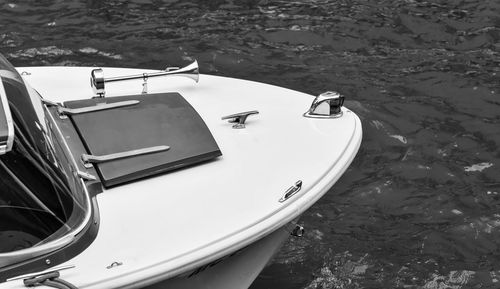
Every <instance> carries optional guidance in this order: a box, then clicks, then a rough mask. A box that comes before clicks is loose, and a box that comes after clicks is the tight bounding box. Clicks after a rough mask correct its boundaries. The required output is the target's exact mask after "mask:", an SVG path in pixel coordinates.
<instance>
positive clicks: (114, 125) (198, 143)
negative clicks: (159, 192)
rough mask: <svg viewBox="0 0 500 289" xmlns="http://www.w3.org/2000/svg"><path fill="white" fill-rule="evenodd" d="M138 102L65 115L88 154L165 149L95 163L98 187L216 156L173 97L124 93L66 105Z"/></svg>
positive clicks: (198, 124) (193, 117)
mask: <svg viewBox="0 0 500 289" xmlns="http://www.w3.org/2000/svg"><path fill="white" fill-rule="evenodd" d="M125 100H138V101H140V102H139V104H136V105H132V106H126V107H119V108H113V109H107V110H100V111H94V112H88V113H83V114H76V115H71V119H72V121H73V123H74V125H75V127H76V129H77V131H78V133H79V134H80V137H81V138H82V141H83V143H84V144H85V146H86V148H87V150H88V153H89V154H92V155H98V156H101V155H107V154H113V153H119V152H125V151H130V150H135V149H141V148H146V147H153V146H160V145H167V146H169V147H170V150H168V151H163V152H157V153H152V154H147V155H140V156H133V157H128V158H124V159H119V160H113V161H108V162H104V163H99V164H97V165H96V168H97V171H98V173H99V175H100V177H101V181H102V182H103V184H104V186H106V187H110V186H115V185H119V184H122V183H125V182H129V181H132V180H136V179H139V178H143V177H148V176H151V175H155V174H159V173H163V172H166V171H170V170H173V169H177V168H182V167H185V166H190V165H193V164H197V163H200V162H202V161H206V160H210V159H213V158H216V157H218V156H221V155H222V153H221V151H220V149H219V147H218V145H217V143H216V142H215V140H214V138H213V136H212V134H211V132H210V130H209V129H208V127H207V126H206V124H205V122H204V121H203V119H202V118H201V117H200V116H199V115H198V113H197V112H196V111H195V110H194V108H193V107H192V106H191V105H190V104H189V103H188V102H187V101H186V100H185V99H184V98H183V97H182V96H181V95H180V94H178V93H159V94H143V95H130V96H121V97H110V98H95V99H85V100H77V101H70V102H66V103H65V106H66V107H68V108H82V107H89V106H95V105H98V104H99V103H113V102H120V101H125Z"/></svg>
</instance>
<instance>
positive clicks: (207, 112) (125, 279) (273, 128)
mask: <svg viewBox="0 0 500 289" xmlns="http://www.w3.org/2000/svg"><path fill="white" fill-rule="evenodd" d="M91 70H92V68H70V67H27V68H19V71H20V72H22V71H27V72H29V73H31V74H30V75H26V76H24V78H25V81H26V82H27V83H29V84H30V85H31V86H32V87H33V88H35V89H36V90H37V91H38V92H39V93H40V94H41V95H42V96H43V97H44V98H46V99H48V100H51V101H57V102H64V101H69V100H77V99H85V98H90V97H92V96H93V94H92V90H91V88H90V84H89V77H90V71H91ZM143 72H145V71H144V70H128V69H118V68H104V73H105V77H112V76H119V75H129V74H139V73H143ZM141 84H142V81H141V80H139V81H129V82H123V83H111V84H107V85H106V92H107V93H106V97H113V95H130V94H140V92H141V90H142V85H141ZM148 88H149V92H150V93H155V92H168V91H172V92H173V91H175V92H179V93H180V94H181V95H183V96H184V97H185V99H186V100H187V101H188V102H189V103H191V105H192V106H193V107H194V108H195V109H196V110H197V111H198V113H199V114H200V116H201V117H202V118H203V119H204V121H205V122H206V124H207V126H208V127H209V129H210V130H211V132H212V134H213V136H214V138H215V140H216V141H217V143H218V145H219V147H220V149H221V151H222V153H223V156H222V157H220V158H218V159H217V160H215V161H212V162H208V163H204V164H201V165H197V166H194V167H190V168H187V169H181V170H177V171H174V172H170V173H167V174H163V175H159V176H156V177H152V178H148V179H146V180H141V181H136V182H133V183H130V184H127V185H122V186H118V187H115V188H112V189H108V190H105V191H104V192H103V193H101V194H99V195H98V196H97V201H98V205H99V211H100V228H99V233H98V235H97V238H96V240H95V241H94V242H93V243H92V244H91V245H90V246H89V247H88V248H87V249H86V250H85V251H84V252H83V253H81V254H80V255H78V256H77V257H75V258H73V259H72V260H69V261H68V262H67V264H74V265H76V268H74V269H72V270H68V271H65V272H63V273H62V278H64V279H67V280H68V281H70V282H72V283H74V284H76V285H77V286H79V288H112V287H115V288H118V287H123V286H125V285H127V284H130V283H136V285H137V284H142V283H141V282H144V279H145V280H146V282H153V281H154V280H159V279H163V278H167V277H172V276H175V275H177V274H179V273H182V272H186V271H187V270H190V269H194V268H196V267H197V266H199V265H201V264H203V263H205V262H208V261H210V260H216V259H217V258H220V257H222V256H224V255H226V254H228V253H230V252H232V251H234V250H237V249H239V248H242V247H244V246H247V245H248V244H250V243H252V242H254V241H256V240H258V239H260V238H262V237H263V236H265V235H267V234H269V233H271V232H272V231H274V230H276V229H277V228H279V227H281V226H283V225H284V224H286V223H287V222H289V221H291V220H293V219H294V218H296V217H297V216H298V215H300V214H301V213H302V212H303V211H304V210H306V209H307V208H309V207H310V206H311V205H312V204H313V203H314V202H316V201H317V200H318V199H319V198H320V197H321V196H322V195H323V194H324V193H326V192H327V190H328V189H329V188H330V187H331V186H332V185H333V184H334V183H335V182H336V180H337V179H338V178H339V177H340V176H341V174H342V173H343V172H344V171H345V170H346V169H347V167H348V165H349V164H350V162H351V161H352V159H353V158H354V155H355V153H356V152H357V150H358V148H359V145H360V142H361V123H360V121H359V118H358V117H357V116H356V114H354V113H353V112H351V111H350V110H348V109H346V108H344V109H343V111H344V114H343V116H342V117H340V118H335V119H312V118H305V117H303V116H302V114H303V113H304V112H305V111H307V109H308V108H309V106H310V104H311V102H312V100H313V96H311V95H307V94H303V93H300V92H297V91H292V90H288V89H284V88H280V87H276V86H271V85H265V84H262V83H257V82H250V81H244V80H238V79H231V78H224V77H216V76H209V75H201V76H200V82H199V83H197V84H196V83H194V82H193V81H192V80H191V79H188V78H183V77H168V78H156V79H151V78H150V79H149V80H148ZM248 110H258V111H259V112H260V113H259V114H258V115H253V116H250V117H249V118H248V120H247V123H246V128H245V129H239V130H238V129H233V128H232V125H231V124H229V123H227V121H222V120H221V117H222V116H225V115H229V114H233V113H237V112H242V111H248ZM138 141H139V142H140V140H138ZM297 180H302V182H303V186H302V190H301V191H300V192H299V193H297V194H296V195H294V196H293V197H292V198H290V199H289V200H287V201H285V202H283V203H280V202H278V200H279V199H280V198H281V197H282V195H283V194H284V192H285V191H286V190H287V189H288V188H289V187H290V186H292V185H293V184H294V183H295V182H296V181H297ZM113 262H122V263H123V265H122V266H118V267H115V268H113V269H106V267H107V266H109V265H110V264H111V263H113ZM9 283H10V284H9ZM6 285H7V286H13V287H5V288H17V286H18V285H19V286H20V285H21V282H20V281H17V283H15V284H14V282H8V283H4V284H0V288H4V286H6ZM131 287H134V286H131ZM19 288H22V287H19Z"/></svg>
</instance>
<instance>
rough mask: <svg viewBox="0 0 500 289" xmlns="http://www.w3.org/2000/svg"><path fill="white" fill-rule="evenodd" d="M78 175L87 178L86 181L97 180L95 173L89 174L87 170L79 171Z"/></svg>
mask: <svg viewBox="0 0 500 289" xmlns="http://www.w3.org/2000/svg"><path fill="white" fill-rule="evenodd" d="M76 175H77V176H78V177H80V178H81V179H83V180H85V181H95V180H97V178H96V177H95V176H94V175H92V174H89V173H87V172H82V171H77V172H76Z"/></svg>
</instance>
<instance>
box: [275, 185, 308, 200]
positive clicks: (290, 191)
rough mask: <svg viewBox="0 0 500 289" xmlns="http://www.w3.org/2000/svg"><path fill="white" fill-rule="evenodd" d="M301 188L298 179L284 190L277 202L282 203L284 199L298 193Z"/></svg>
mask: <svg viewBox="0 0 500 289" xmlns="http://www.w3.org/2000/svg"><path fill="white" fill-rule="evenodd" d="M301 189H302V181H301V180H298V181H297V182H295V185H293V186H291V187H290V188H288V190H286V191H285V193H284V194H283V197H281V199H279V202H280V203H283V202H284V201H286V200H288V199H289V198H290V197H291V196H293V195H295V194H296V193H298V192H299V191H300V190H301Z"/></svg>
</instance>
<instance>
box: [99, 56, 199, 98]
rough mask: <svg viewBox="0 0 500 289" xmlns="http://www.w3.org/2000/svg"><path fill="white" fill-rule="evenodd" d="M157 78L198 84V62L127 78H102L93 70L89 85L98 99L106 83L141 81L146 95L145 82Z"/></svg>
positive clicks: (101, 95)
mask: <svg viewBox="0 0 500 289" xmlns="http://www.w3.org/2000/svg"><path fill="white" fill-rule="evenodd" d="M158 76H184V77H188V78H191V79H192V80H194V81H196V82H198V80H199V78H200V74H199V67H198V61H196V60H195V61H193V62H192V63H191V64H189V65H187V66H185V67H182V68H167V69H165V70H164V71H159V72H151V73H143V74H135V75H127V76H117V77H108V78H104V73H103V71H102V69H101V68H98V69H94V70H92V72H91V73H90V85H91V86H92V89H93V90H94V93H95V94H96V95H97V96H98V97H104V93H105V89H104V85H105V84H106V83H108V82H117V81H125V80H133V79H142V80H144V83H143V84H142V86H143V89H142V93H147V81H148V78H152V77H158Z"/></svg>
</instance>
